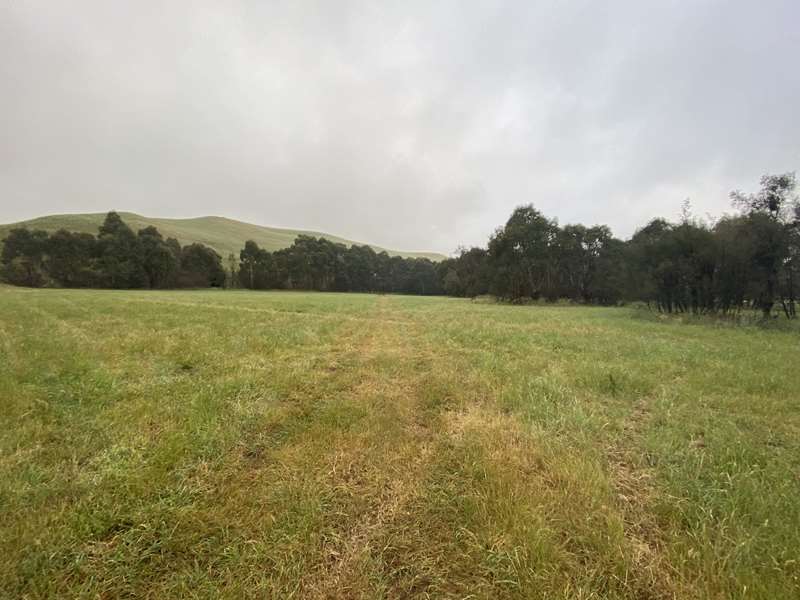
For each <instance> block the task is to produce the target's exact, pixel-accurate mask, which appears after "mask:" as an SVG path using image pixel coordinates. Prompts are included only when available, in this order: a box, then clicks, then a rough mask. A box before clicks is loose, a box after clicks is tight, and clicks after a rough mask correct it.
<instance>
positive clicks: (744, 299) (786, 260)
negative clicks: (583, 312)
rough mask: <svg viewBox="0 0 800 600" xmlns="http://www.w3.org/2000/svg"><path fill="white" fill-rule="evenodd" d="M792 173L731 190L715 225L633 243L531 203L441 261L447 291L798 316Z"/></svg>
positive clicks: (658, 227) (644, 232) (685, 227)
mask: <svg viewBox="0 0 800 600" xmlns="http://www.w3.org/2000/svg"><path fill="white" fill-rule="evenodd" d="M795 189H796V180H795V174H794V173H785V174H782V175H765V176H764V177H762V179H761V189H760V190H759V191H758V192H757V193H755V194H745V193H742V192H733V193H731V198H732V200H733V203H734V205H735V206H736V207H737V208H738V209H739V212H738V213H737V214H735V215H726V216H724V217H722V218H720V219H718V220H716V222H713V223H706V222H702V221H700V220H698V219H695V218H693V217H692V216H691V214H690V211H689V207H688V204H687V205H685V206H684V211H683V214H682V218H681V219H680V220H679V222H677V223H671V222H668V221H666V220H664V219H654V220H652V221H650V222H649V223H648V224H647V225H645V226H644V227H642V228H640V229H638V230H637V231H636V233H635V234H634V235H633V236H632V238H631V239H630V240H627V241H622V240H619V239H616V238H614V237H613V236H612V235H611V231H610V230H609V229H608V228H607V227H605V226H596V227H584V226H583V225H566V226H564V227H559V226H558V223H557V222H556V221H554V220H552V219H548V218H547V217H545V216H544V215H543V214H542V213H541V212H539V211H538V210H536V209H535V208H534V207H533V206H531V205H528V206H522V207H519V208H517V209H516V210H515V211H514V213H513V214H512V215H511V218H509V220H508V222H507V223H506V224H505V226H503V227H501V228H499V229H498V230H497V231H496V232H495V233H494V234H493V235H492V236H491V238H490V240H489V243H488V246H487V247H486V248H472V249H469V250H462V251H461V252H460V255H459V256H458V257H457V258H453V259H449V260H446V261H444V262H443V263H442V264H441V265H440V275H441V278H442V285H443V288H444V290H445V292H446V293H447V294H450V295H454V296H477V295H481V294H494V295H495V296H498V297H499V298H503V299H506V300H509V301H513V302H519V301H523V300H525V299H528V298H532V299H538V298H542V299H546V300H557V299H559V298H568V299H571V300H574V301H576V302H583V303H594V304H615V303H619V302H622V301H635V300H639V301H644V302H647V303H648V304H649V305H650V306H652V307H654V308H656V309H658V310H659V311H663V312H667V313H672V312H692V313H698V314H699V313H722V314H726V313H731V312H735V311H741V310H745V309H754V310H757V311H761V312H762V313H763V315H764V316H765V317H767V316H769V315H771V314H772V312H773V309H775V308H776V306H777V308H778V310H780V311H781V312H782V313H783V314H785V316H786V317H788V318H795V317H796V314H797V313H796V294H797V282H798V281H800V204H798V199H797V196H796V195H795Z"/></svg>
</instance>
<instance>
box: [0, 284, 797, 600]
mask: <svg viewBox="0 0 800 600" xmlns="http://www.w3.org/2000/svg"><path fill="white" fill-rule="evenodd" d="M799 350H800V336H799V335H798V333H797V332H796V331H795V332H791V331H765V330H761V329H757V328H734V327H719V326H712V325H697V324H693V325H687V324H679V323H675V322H670V321H659V320H658V319H656V318H654V317H651V316H647V315H643V314H641V313H640V312H637V311H635V310H629V309H612V308H608V309H606V308H570V307H510V306H499V305H491V304H480V303H471V302H469V301H466V300H457V299H444V298H415V297H397V296H373V295H334V294H301V293H268V292H260V293H259V292H255V293H252V292H222V291H208V292H195V291H187V292H116V291H65V290H39V291H36V290H23V289H13V288H7V287H5V288H2V287H0V403H1V405H0V407H1V408H2V416H3V427H2V430H0V517H2V518H0V597H6V598H67V597H69V598H74V597H85V598H118V597H137V598H165V597H183V598H187V597H197V598H207V597H211V598H213V597H227V598H290V597H291V598H384V597H386V598H584V599H588V598H644V599H646V598H719V599H723V598H725V599H727V598H764V599H775V598H798V597H800V562H798V561H799V559H800V368H798V364H799V363H798V358H799V357H800V356H799V352H798V351H799Z"/></svg>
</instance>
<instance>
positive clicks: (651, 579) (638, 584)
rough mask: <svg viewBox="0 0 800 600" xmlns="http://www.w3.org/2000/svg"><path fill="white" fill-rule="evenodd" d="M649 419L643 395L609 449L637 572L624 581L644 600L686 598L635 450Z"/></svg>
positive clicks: (648, 478) (650, 475)
mask: <svg viewBox="0 0 800 600" xmlns="http://www.w3.org/2000/svg"><path fill="white" fill-rule="evenodd" d="M650 419H651V410H650V399H649V398H647V397H640V398H639V399H638V400H637V401H636V402H635V403H634V405H633V408H632V409H631V412H630V414H629V415H628V417H627V418H626V419H625V420H624V422H623V424H622V428H621V429H622V430H621V435H620V437H619V438H618V439H616V440H615V441H614V442H613V443H611V444H610V445H609V447H608V448H607V451H606V454H607V458H608V464H609V471H610V475H611V484H612V486H613V489H614V492H615V495H616V500H617V507H618V509H619V511H620V514H621V515H622V519H623V528H624V535H625V538H626V539H627V540H628V542H629V546H630V548H631V549H632V560H633V565H634V568H635V569H636V571H637V575H636V576H635V578H634V579H633V580H632V581H630V582H628V581H626V582H625V583H626V585H631V586H632V587H633V591H634V593H635V597H636V598H641V599H642V600H651V599H652V600H662V599H668V598H684V597H686V593H687V592H686V590H683V591H681V590H680V589H679V582H678V577H679V572H678V570H677V569H675V568H674V567H673V566H672V565H671V564H670V563H669V559H668V558H667V557H666V556H665V553H664V548H665V546H666V541H665V535H664V532H663V531H662V530H661V527H660V525H659V524H658V522H657V519H656V517H655V515H653V514H652V513H651V512H650V511H649V509H648V505H649V504H651V499H652V498H654V497H655V496H656V495H657V492H656V490H655V488H654V485H653V473H652V471H651V469H649V468H646V467H643V466H642V465H641V462H640V461H639V460H637V454H636V453H635V450H634V447H635V446H637V445H638V444H636V443H635V442H637V441H639V440H641V437H642V431H643V430H644V429H645V428H646V427H647V425H648V423H649V422H650ZM623 441H624V443H623ZM642 574H644V577H642Z"/></svg>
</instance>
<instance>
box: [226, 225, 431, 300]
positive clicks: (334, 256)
mask: <svg viewBox="0 0 800 600" xmlns="http://www.w3.org/2000/svg"><path fill="white" fill-rule="evenodd" d="M239 259H240V262H239V282H240V284H241V285H242V286H243V287H246V288H250V289H295V290H318V291H323V292H325V291H337V292H379V293H401V294H419V295H431V294H440V293H442V287H441V284H440V277H439V273H438V270H437V265H436V264H435V263H433V262H431V261H430V260H428V259H425V258H401V257H399V256H393V257H390V256H389V255H388V254H387V253H386V252H380V253H376V252H375V251H374V250H373V249H372V248H371V247H369V246H352V247H350V248H348V247H347V246H345V245H344V244H336V243H333V242H331V241H329V240H326V239H324V238H315V237H311V236H307V235H301V236H298V237H297V239H296V240H295V242H294V244H292V245H291V246H290V247H289V248H286V249H283V250H278V251H277V252H267V251H266V250H264V249H262V248H259V247H258V244H256V243H255V242H254V241H252V240H250V241H248V242H247V243H246V244H245V247H244V248H243V249H242V251H241V252H240V254H239Z"/></svg>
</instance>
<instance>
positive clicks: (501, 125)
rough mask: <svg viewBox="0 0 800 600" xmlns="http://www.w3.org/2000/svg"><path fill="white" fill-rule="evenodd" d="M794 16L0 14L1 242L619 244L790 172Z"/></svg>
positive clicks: (684, 8)
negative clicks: (563, 227) (293, 235)
mask: <svg viewBox="0 0 800 600" xmlns="http://www.w3.org/2000/svg"><path fill="white" fill-rule="evenodd" d="M798 23H800V2H797V0H787V1H785V2H780V1H761V2H755V1H752V0H747V1H741V2H722V1H714V0H708V1H705V0H686V1H681V2H669V1H666V0H664V1H659V2H649V1H644V0H635V1H629V2H613V1H609V2H598V1H597V0H586V1H571V2H570V1H559V2H557V1H542V2H532V1H519V2H502V3H500V2H464V1H463V0H458V1H453V2H431V1H430V0H423V1H420V2H416V1H409V0H404V1H402V2H396V3H395V2H374V1H371V2H346V1H343V0H336V1H329V0H324V1H320V2H304V1H300V0H287V1H285V2H269V1H266V0H261V1H256V0H253V1H251V2H238V1H226V2H218V1H214V2H202V1H198V0H192V1H191V2H185V3H183V2H161V1H158V2H148V1H143V0H137V1H135V2H134V1H126V2H119V1H110V0H97V1H81V0H76V1H75V2H54V1H53V0H41V1H39V0H6V1H5V2H2V3H0V222H9V221H16V220H21V219H24V218H28V217H33V216H38V215H42V214H48V213H54V212H87V211H93V212H97V211H105V210H109V209H111V208H115V209H117V210H129V211H134V212H138V213H141V214H145V215H149V216H170V217H185V216H199V215H208V214H214V215H222V216H227V217H231V218H237V219H242V220H246V221H251V222H254V223H259V224H263V225H274V226H284V227H297V228H306V229H317V230H322V231H326V232H329V233H333V234H338V235H342V236H345V237H349V238H351V239H356V240H360V241H367V242H371V243H375V244H380V245H383V246H387V247H391V248H397V249H405V250H434V251H442V252H452V251H453V250H454V249H455V248H456V246H458V245H459V244H464V245H470V244H484V243H485V241H486V238H487V236H488V235H489V234H490V233H491V232H492V231H493V230H494V229H495V227H497V226H498V225H501V224H502V223H504V222H505V220H506V219H507V217H508V215H509V214H510V212H511V210H512V209H513V208H514V207H515V206H517V205H519V204H523V203H528V202H532V203H533V204H534V205H535V206H536V207H537V208H539V209H540V210H542V211H543V212H544V213H545V214H547V215H549V216H553V217H557V218H558V220H559V222H560V223H562V224H563V223H569V222H583V223H586V224H594V223H605V224H608V225H609V226H611V228H612V229H613V230H614V232H615V233H616V234H617V235H619V236H623V237H627V236H629V235H630V234H631V233H632V232H633V231H634V229H635V228H636V227H637V226H640V225H642V224H644V223H645V222H646V221H647V220H648V219H650V218H652V217H655V216H666V217H669V218H674V217H676V216H677V215H678V213H679V210H680V205H681V202H682V201H683V200H684V199H685V198H687V197H689V198H691V201H692V204H693V207H694V212H695V213H696V214H699V215H703V214H705V213H706V212H711V213H714V214H719V213H721V212H723V211H728V210H730V202H729V200H728V197H727V193H728V192H729V191H730V190H731V189H732V188H743V189H754V188H756V187H757V184H758V178H759V176H760V175H761V174H762V173H765V172H783V171H789V170H795V169H798V168H799V167H800V27H798Z"/></svg>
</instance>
